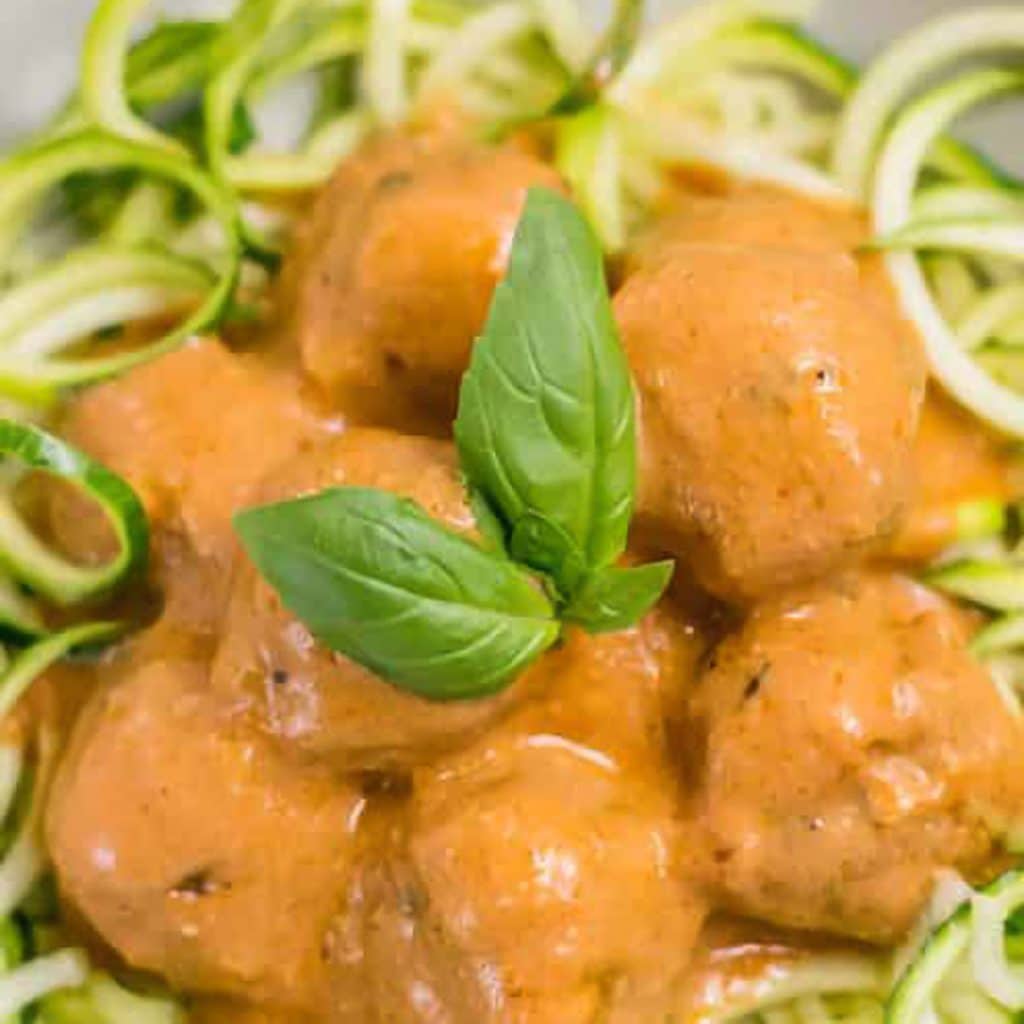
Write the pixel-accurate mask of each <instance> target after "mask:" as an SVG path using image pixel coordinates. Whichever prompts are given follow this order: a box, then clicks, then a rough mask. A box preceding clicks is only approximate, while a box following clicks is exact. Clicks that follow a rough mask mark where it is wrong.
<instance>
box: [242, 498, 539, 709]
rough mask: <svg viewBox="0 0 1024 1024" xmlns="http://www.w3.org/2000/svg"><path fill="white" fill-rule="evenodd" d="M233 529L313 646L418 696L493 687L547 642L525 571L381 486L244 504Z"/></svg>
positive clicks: (476, 692)
mask: <svg viewBox="0 0 1024 1024" xmlns="http://www.w3.org/2000/svg"><path fill="white" fill-rule="evenodd" d="M235 528H236V530H237V531H238V533H239V535H240V537H241V539H242V543H243V544H244V545H245V548H246V550H247V551H248V553H249V556H250V557H251V558H252V560H253V561H254V562H255V564H256V566H257V567H258V568H259V570H260V572H261V573H262V574H263V576H264V577H265V578H266V579H267V581H268V582H269V583H270V584H271V586H272V587H274V589H275V590H276V591H277V592H278V594H279V595H280V596H281V599H282V601H283V602H284V604H285V605H286V607H287V608H288V609H289V610H290V611H291V612H292V613H293V614H295V615H296V616H297V617H298V618H299V619H301V620H302V621H303V622H304V623H305V624H306V626H307V627H308V628H309V629H310V630H311V632H312V633H313V634H314V636H316V637H317V639H318V640H320V642H321V643H323V644H325V645H326V646H328V647H330V648H331V649H333V650H335V651H339V652H340V653H342V654H345V655H347V656H348V657H350V658H352V659H353V660H354V661H357V662H359V663H360V664H361V665H364V666H365V667H366V668H368V669H370V670H371V671H373V672H376V673H377V674H378V675H380V676H381V677H383V678H385V679H387V680H389V681H390V682H392V683H395V684H396V685H398V686H400V687H402V688H404V689H407V690H411V691H412V692H413V693H417V694H419V695H421V696H423V697H427V698H430V699H433V700H461V699H467V698H473V697H482V696H486V695H488V694H491V693H495V692H496V691H498V690H500V689H501V688H502V687H503V686H505V685H506V684H507V683H509V682H510V681H511V680H512V679H513V678H514V677H515V676H516V675H517V674H518V673H519V672H521V671H522V670H523V669H524V668H525V667H526V666H527V665H529V664H530V662H532V661H533V660H534V659H535V658H537V657H538V656H539V655H540V654H541V653H542V652H543V651H545V650H546V649H547V648H548V647H550V646H551V645H552V644H553V643H554V642H555V641H556V640H557V639H558V635H559V626H558V624H557V623H556V622H554V621H553V620H552V608H551V605H550V602H549V601H548V600H547V598H546V597H545V596H544V594H543V593H542V592H541V591H540V590H539V589H538V587H537V586H536V585H535V584H534V582H533V581H532V580H531V578H530V577H529V576H528V575H527V574H526V573H525V572H523V571H522V570H521V569H519V568H517V567H516V566H515V565H513V564H512V563H511V562H509V561H507V560H506V559H504V558H501V557H499V556H497V555H495V554H492V553H490V552H488V551H485V550H483V549H482V548H479V547H477V546H476V545H475V544H473V543H471V542H470V541H469V540H467V539H466V538H464V537H461V536H459V535H458V534H456V533H453V532H451V531H449V530H447V529H446V528H445V527H444V526H442V525H441V524H440V523H438V522H436V521H434V520H433V519H431V518H430V517H429V516H428V515H427V514H426V513H425V512H424V511H423V510H422V509H421V508H420V507H419V506H418V505H416V504H415V503H413V502H411V501H407V500H404V499H402V498H399V497H396V496H395V495H393V494H390V493H388V492H386V491H375V490H368V489H363V488H354V487H353V488H337V489H333V490H328V491H324V492H322V493H320V494H317V495H313V496H312V497H308V498H300V499H298V500H296V501H287V502H283V503H280V504H276V505H267V506H263V507H261V508H254V509H249V510H247V511H245V512H242V513H240V514H239V515H237V516H236V517H235Z"/></svg>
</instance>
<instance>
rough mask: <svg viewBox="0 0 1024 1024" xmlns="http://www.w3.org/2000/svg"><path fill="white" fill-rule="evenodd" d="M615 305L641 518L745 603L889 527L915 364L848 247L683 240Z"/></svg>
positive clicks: (918, 384) (844, 559) (905, 476)
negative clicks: (832, 250)
mask: <svg viewBox="0 0 1024 1024" xmlns="http://www.w3.org/2000/svg"><path fill="white" fill-rule="evenodd" d="M615 308H616V314H617V317H618V321H619V325H620V328H621V331H622V336H623V341H624V344H625V346H626V349H627V353H628V356H629V360H630V364H631V366H632V369H633V373H634V375H635V378H636V382H637V387H638V391H639V396H640V402H641V422H642V431H643V433H642V440H643V450H642V494H641V499H640V506H639V525H640V526H641V528H642V529H644V530H645V531H646V532H647V533H648V534H649V536H650V537H651V538H653V540H654V542H655V543H656V544H658V545H659V546H661V547H663V548H664V549H666V550H668V551H670V552H672V553H675V554H677V555H679V556H681V557H683V558H685V559H686V560H687V561H688V562H689V563H690V564H691V566H692V568H693V571H694V572H695V573H696V575H697V577H698V580H699V581H700V582H701V583H702V584H703V585H704V586H706V587H707V588H708V589H709V590H711V591H713V592H714V593H715V594H717V595H719V596H721V597H724V598H727V599H730V600H739V601H748V600H751V599H753V598H756V597H757V596H759V595H761V594H764V593H766V592H768V591H771V590H774V589H778V588H781V587H783V586H786V585H788V584H792V583H795V582H798V581H801V580H806V579H809V578H814V577H817V576H822V575H824V574H826V573H828V572H829V571H831V570H834V569H836V568H837V567H840V566H842V565H844V564H845V563H848V562H850V561H852V560H853V559H855V558H858V557H860V556H863V554H864V553H865V552H866V551H868V550H869V549H870V548H871V546H872V545H873V544H875V543H876V542H877V541H878V540H879V539H880V538H881V537H883V536H885V535H886V534H888V533H890V532H891V531H892V530H893V529H894V528H895V527H896V525H897V523H898V520H899V517H900V515H901V513H902V511H903V508H904V505H905V503H906V500H907V491H908V486H909V482H910V452H911V444H912V440H913V435H914V431H915V429H916V424H917V417H918V409H919V406H920V403H921V398H922V393H923V388H924V380H925V367H924V363H923V361H922V358H921V355H920V353H919V352H918V350H917V346H916V344H914V343H913V341H912V340H910V339H908V337H907V335H906V332H905V330H904V329H903V325H902V323H901V322H900V321H898V319H895V318H894V317H893V316H892V315H891V311H890V310H888V309H886V308H885V307H883V306H882V305H881V304H878V303H874V302H872V301H871V300H870V296H869V295H868V294H867V293H866V291H865V289H864V287H863V285H862V282H861V279H860V275H859V273H858V270H857V267H856V265H855V264H854V263H853V261H852V260H851V259H850V258H849V257H847V256H845V255H842V254H835V255H831V256H830V255H828V254H814V255H812V254H809V253H799V252H791V251H786V250H782V249H760V248H740V247H734V246H711V245H707V246H705V245H692V246H681V247H679V248H677V249H676V250H674V251H673V253H672V256H671V258H670V259H667V260H666V261H664V262H662V263H660V264H657V265H656V266H655V267H654V268H653V269H648V270H644V271H643V272H641V273H637V274H635V275H634V276H633V277H631V278H630V279H629V280H628V281H627V283H626V285H625V287H624V288H623V289H622V291H621V292H620V293H619V295H618V297H617V299H616V303H615Z"/></svg>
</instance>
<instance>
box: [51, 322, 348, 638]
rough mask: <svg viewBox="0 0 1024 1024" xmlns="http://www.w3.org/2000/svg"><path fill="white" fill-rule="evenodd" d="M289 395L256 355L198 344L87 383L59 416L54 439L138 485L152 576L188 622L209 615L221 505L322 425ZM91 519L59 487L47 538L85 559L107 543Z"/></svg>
mask: <svg viewBox="0 0 1024 1024" xmlns="http://www.w3.org/2000/svg"><path fill="white" fill-rule="evenodd" d="M297 392H298V389H297V388H296V387H295V381H294V380H292V379H290V378H287V377H282V376H281V375H279V374H276V373H273V372H271V371H270V369H269V368H268V367H267V366H265V365H264V364H263V362H262V361H260V360H258V359H256V358H255V357H252V356H244V355H237V354H234V353H231V352H229V351H228V350H227V349H226V348H225V347H224V346H223V345H221V344H220V343H219V342H216V341H210V340H205V341H199V342H194V343H192V344H189V345H186V346H184V347H183V348H181V349H178V350H177V351H175V352H172V353H171V354H170V355H166V356H164V357H162V358H161V359H157V360H154V361H153V362H151V363H147V364H145V365H143V366H140V367H138V368H137V369H135V370H132V371H131V372H130V373H128V374H127V375H126V376H124V377H121V378H119V379H118V380H114V381H111V382H109V383H106V384H101V385H99V386H98V387H95V388H91V389H90V390H89V391H87V392H85V393H84V394H83V395H82V396H81V397H80V398H78V399H76V400H75V401H74V402H73V403H72V404H71V406H70V409H69V411H68V413H67V415H66V420H65V423H64V426H63V433H64V435H65V436H66V437H67V438H68V439H69V440H70V441H71V442H72V443H73V444H76V445H78V446H79V447H81V448H83V449H84V450H85V451H87V452H89V453H90V454H91V455H92V456H93V457H95V458H96V459H98V460H99V461H101V462H103V463H105V464H106V465H108V466H109V467H110V468H111V469H112V470H114V471H115V472H116V473H119V474H121V475H122V476H123V477H125V479H126V480H127V481H128V482H129V483H130V484H131V485H132V486H133V487H134V488H135V490H136V491H137V492H138V494H139V496H140V498H141V499H142V502H143V504H144V505H145V508H146V512H147V514H148V516H149V521H150V524H151V526H152V528H153V545H154V553H153V559H152V563H153V571H154V575H155V577H156V580H155V582H156V583H157V585H158V586H159V587H160V588H161V589H163V590H164V591H165V597H166V600H167V601H168V603H169V604H171V605H172V606H173V608H172V612H173V614H174V615H175V616H176V617H178V618H180V619H181V620H182V621H183V622H185V623H187V624H189V625H191V626H193V627H195V628H196V629H200V630H207V629H210V628H212V626H213V625H214V624H215V621H216V618H217V616H218V615H219V614H220V606H221V603H222V600H223V596H224V590H225V587H224V580H225V579H226V578H227V576H228V569H229V567H230V564H231V561H232V558H233V555H234V552H235V542H234V538H233V534H232V530H231V515H232V513H233V512H234V511H235V510H236V509H237V508H238V506H239V505H240V504H242V502H243V501H244V500H245V498H246V497H247V496H248V495H249V494H250V491H251V489H252V488H253V487H254V486H255V484H256V483H257V482H258V481H259V480H261V479H262V478H263V477H264V476H265V475H266V473H267V472H268V471H269V469H270V467H271V466H274V465H276V464H277V463H279V462H281V461H283V460H284V459H286V458H288V457H289V456H291V455H292V454H293V453H294V452H295V451H296V450H297V449H298V448H299V447H300V446H302V445H303V444H306V443H309V442H310V441H311V440H312V439H314V438H318V437H322V436H324V434H325V433H326V430H327V427H328V426H329V424H325V423H323V422H321V421H320V420H318V419H317V418H316V416H315V415H314V414H313V413H312V412H311V411H310V410H309V409H308V408H307V407H306V406H305V405H303V404H302V402H301V401H300V399H299V397H297ZM99 515H100V513H99V512H98V510H97V509H96V508H95V507H94V506H93V505H92V504H91V503H90V504H89V505H87V506H85V507H83V505H82V503H81V500H80V499H77V498H76V497H75V496H73V495H69V494H68V492H67V491H61V492H59V493H58V494H57V495H56V500H55V501H54V502H53V512H52V518H53V520H54V527H55V532H56V534H57V536H58V538H59V539H60V540H61V541H62V542H63V544H64V546H65V547H67V548H69V549H70V550H71V551H72V552H74V553H75V554H77V555H79V556H81V557H84V558H85V559H86V560H88V559H89V558H90V557H93V556H94V555H95V554H97V553H99V554H104V553H106V552H105V547H106V546H107V545H108V544H109V543H110V541H109V538H108V531H107V530H106V529H105V527H104V521H103V520H102V519H98V518H97V517H98V516H99Z"/></svg>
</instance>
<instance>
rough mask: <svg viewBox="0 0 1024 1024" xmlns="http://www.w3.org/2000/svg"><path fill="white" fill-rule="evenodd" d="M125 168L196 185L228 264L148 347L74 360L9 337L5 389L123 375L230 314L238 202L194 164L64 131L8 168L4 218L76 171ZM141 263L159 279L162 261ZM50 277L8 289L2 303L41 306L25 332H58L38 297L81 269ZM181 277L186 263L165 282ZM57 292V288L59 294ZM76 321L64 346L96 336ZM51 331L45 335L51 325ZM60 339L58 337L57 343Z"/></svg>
mask: <svg viewBox="0 0 1024 1024" xmlns="http://www.w3.org/2000/svg"><path fill="white" fill-rule="evenodd" d="M123 168H130V169H132V170H139V171H143V172H147V173H150V174H153V175H155V176H157V177H158V178H162V179H164V180H167V181H170V182H172V183H174V184H175V185H177V186H180V187H182V188H184V189H186V190H188V192H190V193H191V194H192V195H193V196H195V198H196V199H197V200H198V201H199V202H201V203H202V204H203V206H204V207H205V208H206V209H207V210H208V211H209V214H210V216H211V217H212V218H213V219H214V221H215V222H216V223H217V225H218V226H219V228H220V230H221V231H222V234H223V236H224V238H223V241H224V250H223V253H222V257H221V266H220V267H219V268H218V270H217V273H216V277H215V279H214V280H212V281H211V282H210V285H209V287H208V288H207V289H205V291H204V294H203V296H202V301H201V302H199V304H198V306H197V308H196V309H195V310H194V311H193V312H191V313H190V314H189V315H188V316H187V317H186V318H185V320H184V321H183V322H182V323H181V324H180V325H179V326H177V327H176V328H174V329H172V330H171V331H170V332H169V333H167V334H165V335H163V336H162V337H160V338H158V340H156V341H153V342H150V343H148V344H147V345H145V346H144V347H143V348H141V349H137V350H129V351H125V352H120V353H117V354H115V355H108V356H101V357H89V356H80V357H68V356H63V355H61V354H60V352H59V351H58V352H51V351H48V350H47V349H49V348H52V347H53V346H52V345H49V344H48V345H45V346H43V351H32V350H31V349H29V350H27V351H26V350H24V349H23V348H22V349H21V350H19V347H18V345H17V344H16V343H15V344H13V345H12V344H11V343H10V342H9V341H8V340H6V339H5V342H4V344H3V345H0V392H3V393H6V394H8V395H10V396H12V397H15V398H20V399H27V400H36V401H47V400H48V399H50V398H51V397H52V395H53V393H54V391H55V390H57V389H58V388H60V387H66V386H69V385H80V384H83V383H88V382H91V381H95V380H98V379H101V378H103V377H106V376H110V375H112V374H116V373H121V372H123V371H124V370H126V369H128V368H129V367H131V366H134V365H136V364H137V363H140V362H143V361H145V360H147V359H151V358H153V357H154V356H156V355H159V354H160V353H162V352H166V351H169V350H170V349H172V348H175V347H177V346H178V345H179V344H181V342H182V341H183V340H185V339H186V338H188V337H191V336H192V335H194V334H196V333H197V332H200V331H202V330H203V329H205V328H206V327H209V326H211V325H213V324H215V323H216V322H217V321H218V320H219V319H220V318H221V316H222V315H223V313H224V311H225V309H226V307H227V305H228V303H229V302H230V300H231V296H232V294H233V292H234V287H235V283H236V280H237V276H238V272H239V267H240V262H241V246H240V240H239V234H238V228H237V224H238V213H237V207H236V204H235V201H234V199H233V198H232V196H231V195H230V194H229V193H227V192H224V191H223V190H221V189H220V188H219V187H218V186H217V185H216V183H215V182H214V181H212V180H211V179H210V178H209V177H208V176H207V175H205V174H203V173H202V172H201V171H200V170H199V169H198V168H196V167H194V166H193V165H192V164H191V163H188V162H186V161H183V160H179V159H177V158H175V157H171V156H168V155H167V154H166V153H165V152H164V151H163V150H161V149H157V148H153V147H151V146H144V145H140V144H138V143H135V142H130V141H128V140H126V139H122V138H118V137H115V136H111V135H106V134H103V133H100V132H97V131H87V132H82V133H78V134H75V135H70V136H62V137H60V138H57V139H55V140H53V141H51V142H48V143H44V144H43V145H41V146H38V147H35V148H32V149H29V150H27V151H24V152H22V153H19V154H17V155H15V156H14V157H11V158H10V159H9V160H7V161H6V163H4V164H3V165H2V166H0V221H2V220H3V219H4V218H5V217H7V216H11V215H12V214H13V215H14V216H17V214H18V212H20V211H22V210H24V209H25V208H26V207H27V206H31V205H33V204H38V203H39V202H41V200H42V198H43V197H44V196H45V194H46V193H47V192H48V191H49V190H50V189H52V188H53V187H54V186H55V185H58V184H60V182H61V181H63V180H65V179H67V178H68V177H69V176H71V175H74V174H81V173H83V172H97V171H112V170H118V169H123ZM97 262H98V261H97ZM172 262H173V261H172V259H171V257H170V256H168V257H167V258H166V259H165V260H164V262H163V267H164V268H165V269H167V268H169V267H170V266H171V264H172ZM140 263H145V264H146V266H147V271H148V275H149V276H150V278H151V280H152V278H153V276H154V273H153V272H154V269H155V267H156V261H155V260H153V259H152V258H150V257H148V256H145V255H143V257H142V258H141V260H140ZM93 269H95V264H94V268H93ZM42 274H43V275H45V276H41V277H36V278H32V279H30V283H29V284H22V285H21V288H22V289H24V288H29V289H30V291H28V292H26V291H24V290H22V291H20V292H18V293H15V294H14V295H13V296H12V295H11V294H10V293H8V295H6V296H4V298H3V300H2V301H8V300H9V301H12V302H13V303H14V304H15V306H16V307H20V308H22V309H25V308H26V307H29V306H32V307H33V308H35V309H36V310H37V314H38V315H37V316H36V317H33V318H26V319H24V320H23V321H22V325H23V328H24V330H25V331H31V330H33V329H38V328H40V324H41V323H43V324H45V323H47V322H49V323H50V327H51V329H52V326H53V325H52V321H50V314H51V313H52V312H53V310H52V309H50V308H43V307H42V306H39V305H33V302H32V295H33V293H35V294H36V295H38V291H37V289H42V290H44V291H49V290H52V291H65V294H66V289H72V288H73V287H74V284H73V282H74V279H75V277H76V266H75V264H74V263H72V264H71V266H70V267H68V266H65V267H64V271H63V275H62V276H58V275H61V270H60V269H57V270H53V269H51V270H46V271H43V272H42ZM180 280H181V264H180V263H179V264H178V265H177V268H176V269H175V270H174V271H173V272H171V273H167V274H166V280H165V282H164V283H165V285H166V284H169V283H180ZM41 282H42V283H41ZM117 287H118V284H117V282H112V284H111V288H117ZM52 291H49V293H51V294H52ZM103 294H107V292H104V291H102V290H101V291H95V292H94V293H93V296H92V297H93V299H94V300H97V302H98V300H99V298H100V296H101V295H103ZM26 296H27V297H26ZM121 302H123V295H122V296H121V297H120V299H119V301H118V302H117V303H112V304H111V310H112V311H113V310H114V307H115V306H116V305H120V304H121ZM101 308H102V303H100V302H98V304H97V305H93V306H92V307H91V309H90V310H88V312H89V313H91V314H92V316H86V317H84V318H83V325H85V326H88V325H90V323H92V322H93V321H94V318H95V315H96V314H97V312H98V311H99V310H100V309H101ZM79 313H81V308H79ZM73 322H74V320H73V319H72V320H71V321H68V320H65V321H64V324H63V327H64V329H62V330H58V331H57V332H56V335H57V337H58V338H59V339H60V340H61V344H60V346H59V348H60V349H61V350H63V349H66V348H68V347H70V345H71V344H72V343H74V342H79V341H84V340H86V339H87V337H88V335H85V336H84V337H83V336H81V335H79V336H77V337H75V336H71V337H68V331H67V330H66V328H67V325H68V323H73ZM43 333H44V335H45V333H46V332H45V330H44V332H43ZM72 333H73V332H72ZM52 340H53V338H52V335H51V337H50V341H52ZM22 341H24V336H22Z"/></svg>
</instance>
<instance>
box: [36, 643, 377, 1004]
mask: <svg viewBox="0 0 1024 1024" xmlns="http://www.w3.org/2000/svg"><path fill="white" fill-rule="evenodd" d="M203 683H204V680H203V673H202V671H201V670H196V669H195V668H192V667H190V666H184V665H181V664H177V665H176V664H171V663H160V662H156V663H152V664H150V665H148V666H147V667H146V668H144V669H141V670H139V671H137V672H136V673H135V674H133V675H132V676H130V677H129V678H128V679H127V680H125V681H124V682H121V683H120V684H118V685H116V686H115V687H114V688H113V689H111V690H109V691H108V692H106V693H105V694H103V695H101V696H99V697H98V698H97V699H96V700H95V702H94V703H93V705H92V706H91V708H90V709H89V710H88V711H87V712H86V714H85V716H84V718H83V719H82V720H81V721H80V722H79V724H78V726H77V728H76V731H75V735H74V738H73V741H72V744H71V747H70V748H69V750H68V752H67V753H66V755H65V758H64V761H63V764H62V766H61V770H60V773H59V778H58V780H57V783H56V787H55V790H54V792H53V796H52V799H51V801H50V805H49V810H48V828H47V834H48V839H49V847H50V851H51V853H52V856H53V861H54V865H55V867H56V871H57V878H58V881H59V884H60V888H61V891H62V893H63V894H64V896H65V898H66V899H67V900H68V901H69V902H70V903H71V904H72V905H74V907H75V908H77V910H78V911H80V912H81V913H82V914H83V915H84V916H85V917H86V918H87V919H88V920H89V922H90V923H91V925H92V926H93V927H94V928H95V929H96V930H97V932H99V934H100V935H101V936H102V937H103V938H104V939H105V940H106V941H107V942H109V943H110V945H111V946H113V948H114V949H115V950H116V951H117V952H118V953H119V954H120V955H121V956H123V957H124V959H125V960H126V961H127V962H128V963H129V964H131V965H132V966H134V967H138V968H142V969H145V970H150V971H155V972H158V973H159V974H161V975H163V976H164V977H165V978H167V979H168V980H169V981H170V982H171V983H172V984H173V985H175V986H176V987H179V988H182V989H184V990H186V991H196V992H203V993H216V994H223V995H233V996H237V997H239V998H241V999H244V1000H246V1001H249V1002H252V1003H254V1004H263V1005H266V1006H267V1007H268V1008H274V1007H276V1008H278V1009H280V1010H282V1011H290V1012H291V1013H292V1014H293V1016H290V1017H289V1019H296V1016H295V1015H297V1014H299V1013H300V1012H303V1011H308V1012H310V1013H313V1012H316V1013H322V1012H323V1011H324V1008H325V1007H326V1006H328V1005H329V998H328V988H329V973H330V966H329V964H328V963H327V962H326V959H325V956H324V948H325V947H324V940H325V936H326V935H327V934H328V932H329V928H330V926H331V923H332V918H333V916H334V914H335V913H336V911H337V910H338V909H339V906H340V904H341V903H342V900H343V894H344V891H345V888H346V886H347V884H348V880H349V875H350V871H351V866H352V862H353V857H354V853H355V846H356V837H355V831H356V828H357V825H358V823H359V819H360V812H361V809H362V798H361V796H360V795H359V794H358V793H356V792H355V791H353V790H351V789H349V788H348V787H346V786H344V785H342V784H339V783H337V782H336V781H334V780H333V779H331V778H329V777H328V776H327V775H326V774H324V773H323V772H321V771H319V770H317V769H316V768H310V767H308V766H307V767H306V768H305V769H304V770H301V771H300V770H296V769H295V768H294V767H293V766H292V765H290V764H287V763H284V762H282V761H281V760H280V759H279V758H278V756H277V755H276V754H275V752H274V751H273V750H272V749H270V748H269V747H268V745H267V743H266V741H265V740H264V739H262V738H261V737H260V736H259V735H256V734H253V733H252V732H250V731H248V730H246V729H244V728H242V727H240V726H239V725H238V724H237V723H236V722H233V721H231V720H229V719H228V718H227V716H226V715H225V714H224V713H223V711H222V709H221V708H220V706H219V705H218V704H216V703H215V702H214V701H213V700H212V699H211V697H210V695H209V693H208V692H207V691H206V690H205V688H204V686H203ZM318 1019H319V1018H318Z"/></svg>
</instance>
